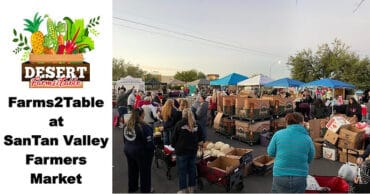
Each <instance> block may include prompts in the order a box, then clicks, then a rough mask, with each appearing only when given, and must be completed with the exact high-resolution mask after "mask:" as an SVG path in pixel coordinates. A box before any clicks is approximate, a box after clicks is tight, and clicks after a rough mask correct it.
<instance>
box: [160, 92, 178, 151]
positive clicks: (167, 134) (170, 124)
mask: <svg viewBox="0 0 370 194" xmlns="http://www.w3.org/2000/svg"><path fill="white" fill-rule="evenodd" d="M179 117H180V116H179V113H178V111H177V110H176V108H175V105H174V103H173V100H172V99H168V100H167V101H166V103H165V104H164V106H163V107H162V112H161V114H160V118H161V119H162V120H163V143H164V145H170V139H171V137H172V134H173V130H174V128H175V125H176V123H177V121H178V120H179Z"/></svg>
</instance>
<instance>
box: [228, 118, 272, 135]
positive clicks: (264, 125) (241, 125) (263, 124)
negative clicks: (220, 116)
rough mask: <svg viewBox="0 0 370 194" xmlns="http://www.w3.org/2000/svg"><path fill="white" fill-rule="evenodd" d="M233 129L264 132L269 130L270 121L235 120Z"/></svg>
mask: <svg viewBox="0 0 370 194" xmlns="http://www.w3.org/2000/svg"><path fill="white" fill-rule="evenodd" d="M235 129H236V130H242V131H253V132H260V133H261V132H265V131H270V121H260V122H255V123H253V124H251V123H250V122H248V121H238V120H235Z"/></svg>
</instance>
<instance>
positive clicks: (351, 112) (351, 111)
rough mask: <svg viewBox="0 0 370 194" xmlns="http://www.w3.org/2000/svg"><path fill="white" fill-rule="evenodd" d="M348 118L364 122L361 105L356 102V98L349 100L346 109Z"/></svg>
mask: <svg viewBox="0 0 370 194" xmlns="http://www.w3.org/2000/svg"><path fill="white" fill-rule="evenodd" d="M346 116H348V117H353V116H356V117H357V121H359V122H360V121H361V120H362V114H361V105H360V104H359V103H358V102H357V101H356V99H355V98H354V97H351V98H350V99H349V102H348V105H347V108H346Z"/></svg>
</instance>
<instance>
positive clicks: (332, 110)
mask: <svg viewBox="0 0 370 194" xmlns="http://www.w3.org/2000/svg"><path fill="white" fill-rule="evenodd" d="M334 96H335V95H334V88H333V91H332V97H333V101H332V103H331V114H332V116H334Z"/></svg>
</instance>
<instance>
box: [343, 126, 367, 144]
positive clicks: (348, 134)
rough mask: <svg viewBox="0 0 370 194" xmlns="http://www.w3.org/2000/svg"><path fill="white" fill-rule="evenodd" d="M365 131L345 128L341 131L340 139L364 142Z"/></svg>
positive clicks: (349, 127) (351, 127)
mask: <svg viewBox="0 0 370 194" xmlns="http://www.w3.org/2000/svg"><path fill="white" fill-rule="evenodd" d="M364 134H365V131H364V130H362V129H358V128H356V127H353V126H351V125H347V126H344V127H342V128H341V129H340V131H339V138H340V139H344V140H347V141H349V142H358V141H361V142H362V141H363V139H364Z"/></svg>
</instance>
